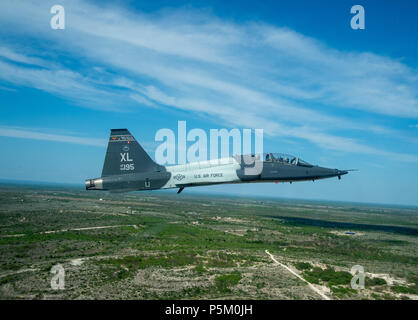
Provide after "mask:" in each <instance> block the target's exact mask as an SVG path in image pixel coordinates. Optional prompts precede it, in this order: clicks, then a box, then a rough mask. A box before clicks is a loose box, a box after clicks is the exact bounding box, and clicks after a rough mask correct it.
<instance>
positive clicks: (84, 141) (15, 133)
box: [0, 126, 107, 147]
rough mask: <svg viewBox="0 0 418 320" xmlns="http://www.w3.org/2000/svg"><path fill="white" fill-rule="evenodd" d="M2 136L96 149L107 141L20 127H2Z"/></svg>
mask: <svg viewBox="0 0 418 320" xmlns="http://www.w3.org/2000/svg"><path fill="white" fill-rule="evenodd" d="M0 136H3V137H12V138H21V139H33V140H46V141H57V142H65V143H74V144H80V145H89V146H96V147H104V146H106V143H107V140H106V139H94V138H85V137H76V136H68V135H59V134H53V133H44V132H37V131H32V130H28V129H27V128H20V127H6V126H0Z"/></svg>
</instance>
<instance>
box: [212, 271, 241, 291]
mask: <svg viewBox="0 0 418 320" xmlns="http://www.w3.org/2000/svg"><path fill="white" fill-rule="evenodd" d="M241 279H242V276H241V273H240V272H238V271H236V272H233V273H230V274H223V275H220V276H217V277H216V278H215V284H216V288H217V289H218V291H219V292H221V293H230V292H231V291H232V290H231V287H233V286H236V285H237V284H238V282H239V281H240V280H241Z"/></svg>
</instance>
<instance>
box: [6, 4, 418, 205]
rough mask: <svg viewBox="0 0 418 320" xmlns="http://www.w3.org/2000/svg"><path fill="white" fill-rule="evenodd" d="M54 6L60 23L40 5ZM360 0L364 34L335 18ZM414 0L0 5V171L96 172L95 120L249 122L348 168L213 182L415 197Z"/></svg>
mask: <svg viewBox="0 0 418 320" xmlns="http://www.w3.org/2000/svg"><path fill="white" fill-rule="evenodd" d="M55 4H61V5H63V6H64V8H65V13H66V28H65V30H52V29H51V28H50V19H51V17H52V15H51V14H50V8H51V7H52V6H53V5H55ZM355 4H361V5H363V7H364V9H365V17H366V23H365V25H366V29H365V30H353V29H351V28H350V19H351V17H352V14H350V8H351V6H353V5H355ZM417 14H418V4H416V3H415V2H413V1H384V0H381V1H360V2H355V1H300V0H298V1H259V2H257V1H256V2H254V1H210V2H206V1H126V2H124V3H122V4H118V5H115V4H113V2H111V1H99V2H95V1H78V0H71V1H60V2H57V1H41V2H39V1H31V0H27V1H19V2H16V1H8V0H2V1H1V2H0V148H1V150H2V154H1V156H0V179H13V180H36V181H49V182H70V183H80V184H82V183H83V181H84V179H86V178H92V177H97V176H99V175H100V172H101V167H102V163H103V159H104V153H105V149H106V140H107V136H108V134H109V129H110V128H124V127H126V128H129V129H130V131H131V132H132V133H133V134H134V135H135V137H136V138H137V140H139V141H140V142H141V143H142V144H143V146H144V147H145V148H146V149H147V150H148V151H149V152H150V154H151V155H153V151H154V150H155V148H156V146H157V143H156V142H155V141H154V136H155V133H156V132H157V130H159V129H161V128H171V129H173V130H176V128H177V121H179V120H186V121H187V128H188V129H189V130H190V129H193V128H202V129H204V130H207V132H209V129H211V128H218V129H220V128H228V129H230V128H262V129H264V150H265V151H267V150H268V151H270V150H271V151H273V152H286V153H291V154H295V155H299V156H300V157H301V158H302V159H304V160H306V161H308V162H310V163H313V164H319V165H323V166H328V167H336V168H340V169H347V168H358V169H359V170H360V171H358V172H353V173H350V174H349V175H347V176H344V177H343V179H342V180H341V181H338V180H337V179H333V180H324V181H317V182H314V183H312V182H304V183H294V184H292V185H289V184H279V185H275V184H263V185H261V186H260V185H257V186H252V185H239V186H212V187H205V188H196V189H193V190H192V189H191V190H190V191H189V192H210V193H212V192H215V193H216V192H217V193H231V194H239V195H244V196H245V195H262V196H272V197H292V198H307V199H328V200H342V201H360V202H379V203H395V204H414V205H418V191H417V189H418V188H417V187H418V183H417V181H418V170H417V167H418V148H417V146H418V73H417V68H418V64H417V61H418V59H417V58H418V44H417V41H416V39H417V38H418V21H417V19H416V16H417Z"/></svg>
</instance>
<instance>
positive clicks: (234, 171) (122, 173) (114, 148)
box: [85, 129, 348, 193]
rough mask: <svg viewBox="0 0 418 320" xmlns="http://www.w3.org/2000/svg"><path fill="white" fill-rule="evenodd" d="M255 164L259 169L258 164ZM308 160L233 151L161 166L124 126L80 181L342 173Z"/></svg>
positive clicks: (133, 187)
mask: <svg viewBox="0 0 418 320" xmlns="http://www.w3.org/2000/svg"><path fill="white" fill-rule="evenodd" d="M257 168H258V169H257ZM347 173H348V170H338V169H330V168H324V167H319V166H315V165H311V164H309V163H307V162H305V161H303V160H302V159H300V158H298V157H294V156H291V155H286V154H277V153H267V154H263V155H259V154H255V155H236V156H233V157H228V158H221V159H214V160H208V161H200V162H193V163H187V164H181V165H172V166H162V165H159V164H157V163H156V162H154V161H153V160H152V159H151V157H150V156H149V155H148V154H147V153H146V152H145V150H144V149H143V148H142V147H141V145H140V144H139V143H138V142H137V141H136V140H135V138H134V137H133V136H132V134H131V133H130V132H129V131H128V130H127V129H111V133H110V138H109V143H108V147H107V152H106V157H105V161H104V165H103V171H102V175H101V177H100V178H95V179H88V180H86V181H85V184H86V190H108V191H111V192H126V191H140V190H158V189H169V188H178V189H179V190H178V192H177V193H180V192H182V191H183V189H184V188H187V187H196V186H207V185H215V184H230V183H258V182H276V183H277V182H290V183H292V182H295V181H315V180H319V179H326V178H332V177H338V179H341V176H342V175H344V174H347Z"/></svg>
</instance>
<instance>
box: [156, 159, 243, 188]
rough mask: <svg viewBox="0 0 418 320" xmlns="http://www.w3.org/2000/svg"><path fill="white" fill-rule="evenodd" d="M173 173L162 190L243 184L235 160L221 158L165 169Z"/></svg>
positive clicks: (238, 166)
mask: <svg viewBox="0 0 418 320" xmlns="http://www.w3.org/2000/svg"><path fill="white" fill-rule="evenodd" d="M165 168H166V170H167V171H168V172H170V173H171V178H170V180H169V181H168V182H167V183H166V184H165V185H164V186H163V187H162V189H168V188H178V187H179V186H182V185H187V186H194V185H196V186H199V185H211V184H222V183H239V182H242V181H241V180H240V179H239V178H238V175H237V170H238V169H240V164H239V163H238V161H237V160H235V158H232V157H229V158H221V159H214V160H207V161H200V162H193V163H187V164H181V165H176V166H167V167H165Z"/></svg>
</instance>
